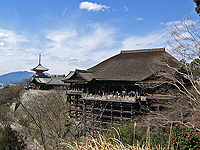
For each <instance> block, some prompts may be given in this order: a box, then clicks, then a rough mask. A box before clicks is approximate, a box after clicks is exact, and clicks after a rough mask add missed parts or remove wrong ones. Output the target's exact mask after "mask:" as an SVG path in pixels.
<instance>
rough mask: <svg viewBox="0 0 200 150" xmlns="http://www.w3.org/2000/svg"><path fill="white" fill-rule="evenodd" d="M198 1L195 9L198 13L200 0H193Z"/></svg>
mask: <svg viewBox="0 0 200 150" xmlns="http://www.w3.org/2000/svg"><path fill="white" fill-rule="evenodd" d="M193 1H194V2H195V3H196V7H195V10H196V12H197V14H199V13H200V0H193Z"/></svg>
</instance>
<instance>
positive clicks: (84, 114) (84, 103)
mask: <svg viewBox="0 0 200 150" xmlns="http://www.w3.org/2000/svg"><path fill="white" fill-rule="evenodd" d="M85 126H86V100H83V131H84V132H85V133H83V135H85V134H86V131H85Z"/></svg>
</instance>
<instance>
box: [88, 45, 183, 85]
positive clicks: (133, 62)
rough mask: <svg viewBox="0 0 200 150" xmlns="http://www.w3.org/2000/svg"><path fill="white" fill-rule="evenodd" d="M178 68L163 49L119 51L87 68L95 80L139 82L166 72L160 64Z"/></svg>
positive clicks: (175, 62) (175, 61)
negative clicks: (152, 75) (155, 73)
mask: <svg viewBox="0 0 200 150" xmlns="http://www.w3.org/2000/svg"><path fill="white" fill-rule="evenodd" d="M163 62H165V63H167V64H168V65H170V66H171V67H175V68H180V66H181V64H180V62H179V61H178V60H177V59H175V58H174V57H173V56H171V55H170V54H169V53H167V52H166V51H165V48H157V49H143V50H131V51H121V53H120V54H117V55H115V56H113V57H111V58H108V59H107V60H105V61H103V62H101V63H99V64H97V65H95V66H94V67H91V68H89V69H88V70H89V71H92V74H93V76H94V77H95V79H99V80H134V81H139V80H141V79H144V78H145V77H147V76H149V75H150V74H152V73H154V72H155V71H157V70H161V69H163V70H168V71H169V68H168V67H167V66H166V65H163V64H162V63H163Z"/></svg>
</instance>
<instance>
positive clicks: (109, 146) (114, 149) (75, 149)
mask: <svg viewBox="0 0 200 150" xmlns="http://www.w3.org/2000/svg"><path fill="white" fill-rule="evenodd" d="M115 130H116V129H115ZM116 132H117V130H116ZM118 135H119V134H118ZM119 139H120V137H119ZM137 143H138V142H137ZM53 149H55V150H58V149H59V150H60V149H67V150H68V149H69V150H169V149H170V147H169V146H168V147H167V148H165V147H161V146H156V145H152V144H151V140H150V134H149V128H148V129H147V139H146V142H145V143H144V144H143V145H142V146H141V145H139V144H136V145H123V144H122V142H121V141H120V140H118V139H116V138H109V139H105V137H104V136H102V135H100V134H99V136H98V138H93V137H92V136H86V137H85V138H84V140H83V142H78V141H74V142H73V143H72V144H69V143H59V144H57V145H55V146H54V147H53ZM171 149H173V148H171Z"/></svg>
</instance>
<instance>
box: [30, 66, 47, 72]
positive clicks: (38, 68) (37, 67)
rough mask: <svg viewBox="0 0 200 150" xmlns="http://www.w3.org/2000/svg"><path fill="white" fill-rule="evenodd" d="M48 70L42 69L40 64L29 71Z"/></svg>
mask: <svg viewBox="0 0 200 150" xmlns="http://www.w3.org/2000/svg"><path fill="white" fill-rule="evenodd" d="M48 70H49V69H48V68H45V67H43V66H42V65H41V64H38V65H37V66H36V67H35V68H33V69H31V71H48Z"/></svg>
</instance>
